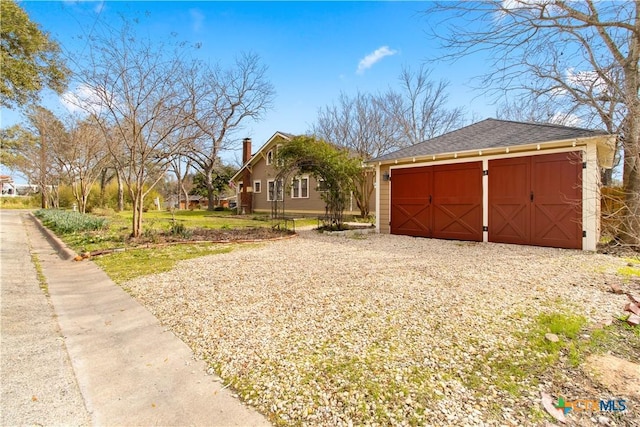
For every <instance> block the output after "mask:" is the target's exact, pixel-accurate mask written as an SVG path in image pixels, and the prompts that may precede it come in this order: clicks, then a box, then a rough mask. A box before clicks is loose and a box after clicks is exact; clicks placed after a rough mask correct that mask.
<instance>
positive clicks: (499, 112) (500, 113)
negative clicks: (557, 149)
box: [496, 96, 579, 126]
mask: <svg viewBox="0 0 640 427" xmlns="http://www.w3.org/2000/svg"><path fill="white" fill-rule="evenodd" d="M496 118H498V119H501V120H514V121H518V122H530V123H553V124H557V125H563V126H575V125H577V124H578V123H577V122H578V121H579V118H578V117H577V116H576V115H574V114H573V111H571V110H570V111H564V110H563V109H559V108H558V107H557V106H555V105H551V104H549V103H548V102H543V101H542V100H541V99H540V98H534V97H529V96H524V97H521V98H518V99H516V100H511V101H509V100H506V101H504V102H502V103H501V104H500V105H499V106H498V108H497V109H496Z"/></svg>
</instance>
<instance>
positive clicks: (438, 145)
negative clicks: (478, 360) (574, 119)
mask: <svg viewBox="0 0 640 427" xmlns="http://www.w3.org/2000/svg"><path fill="white" fill-rule="evenodd" d="M615 139H616V136H615V135H609V134H607V133H606V132H601V131H593V130H588V129H580V128H574V127H567V126H558V125H552V124H537V123H521V122H513V121H506V120H495V119H487V120H483V121H481V122H478V123H475V124H472V125H470V126H466V127H463V128H461V129H458V130H456V131H453V132H449V133H447V134H444V135H441V136H438V137H436V138H433V139H430V140H428V141H424V142H422V143H419V144H416V145H413V146H410V147H407V148H404V149H401V150H398V151H396V152H393V153H389V154H386V155H384V156H380V157H378V158H376V159H372V160H371V161H370V162H369V163H370V164H371V165H372V166H375V167H376V177H377V178H376V179H377V182H376V191H377V195H376V198H377V200H378V201H379V203H378V205H377V207H376V221H377V223H376V227H377V229H378V231H379V232H381V233H391V234H404V235H410V236H419V237H434V238H441V239H456V240H470V241H479V242H500V243H512V244H525V245H535V246H550V247H557V248H575V249H584V250H595V249H596V244H597V243H598V240H599V236H600V211H599V210H600V185H599V176H600V168H611V166H612V162H613V154H614V148H613V147H614V144H615Z"/></svg>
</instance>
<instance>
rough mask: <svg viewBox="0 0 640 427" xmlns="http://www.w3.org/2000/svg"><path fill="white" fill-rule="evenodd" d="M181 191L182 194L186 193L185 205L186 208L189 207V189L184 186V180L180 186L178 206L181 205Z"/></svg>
mask: <svg viewBox="0 0 640 427" xmlns="http://www.w3.org/2000/svg"><path fill="white" fill-rule="evenodd" d="M180 192H182V194H183V195H184V200H185V202H184V207H185V209H189V192H188V191H187V189H186V188H184V184H183V183H182V182H180V188H179V190H178V208H179V207H180V196H179V194H180Z"/></svg>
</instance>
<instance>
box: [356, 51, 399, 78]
mask: <svg viewBox="0 0 640 427" xmlns="http://www.w3.org/2000/svg"><path fill="white" fill-rule="evenodd" d="M396 53H398V51H397V50H392V49H389V46H382V47H379V48H378V49H376V50H374V51H373V52H372V53H370V54H368V55H367V56H365V57H364V58H362V59H361V60H360V62H359V63H358V69H357V70H356V73H358V74H362V73H364V71H365V70H367V69H369V68H371V67H373V64H375V63H376V62H379V61H380V60H381V59H382V58H384V57H385V56H391V55H395V54H396Z"/></svg>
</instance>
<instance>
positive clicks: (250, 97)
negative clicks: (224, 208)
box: [182, 54, 275, 210]
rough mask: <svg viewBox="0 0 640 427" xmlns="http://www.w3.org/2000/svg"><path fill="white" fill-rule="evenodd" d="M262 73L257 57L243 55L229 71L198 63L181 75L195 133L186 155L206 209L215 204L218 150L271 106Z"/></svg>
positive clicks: (270, 87) (271, 94)
mask: <svg viewBox="0 0 640 427" xmlns="http://www.w3.org/2000/svg"><path fill="white" fill-rule="evenodd" d="M266 73H267V67H266V66H264V65H262V64H261V62H260V58H259V57H258V56H257V55H254V54H243V55H240V56H239V57H238V58H237V59H236V61H235V64H234V65H233V66H231V67H229V68H226V69H224V68H222V67H220V66H214V67H209V66H207V65H205V64H202V63H201V64H198V65H197V66H196V67H193V68H192V69H191V70H190V72H189V73H187V74H185V75H184V76H183V79H182V84H183V87H184V89H185V92H186V93H187V94H188V96H189V107H188V108H189V111H190V113H191V116H190V123H191V125H192V126H194V127H195V128H196V129H197V131H198V138H197V140H196V141H195V142H194V143H193V144H192V146H191V148H190V150H189V152H188V154H187V155H188V156H189V157H190V158H191V159H192V160H193V162H194V164H195V166H196V167H197V169H199V170H200V172H202V174H203V175H204V177H205V185H206V187H207V199H208V209H209V210H213V208H214V204H215V191H216V188H215V179H214V178H215V177H214V175H215V173H216V168H218V167H219V166H220V161H219V159H220V154H221V151H223V150H225V149H227V148H229V145H230V144H232V142H233V141H234V138H233V137H234V135H235V134H236V133H237V132H238V131H239V130H241V129H242V126H243V125H244V124H245V123H246V122H247V121H248V120H256V121H257V120H260V119H261V118H262V117H263V115H264V113H266V112H267V111H268V109H269V108H270V107H271V103H272V101H273V98H274V94H275V91H274V88H273V85H272V84H271V83H270V82H269V81H268V79H267V75H266Z"/></svg>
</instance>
